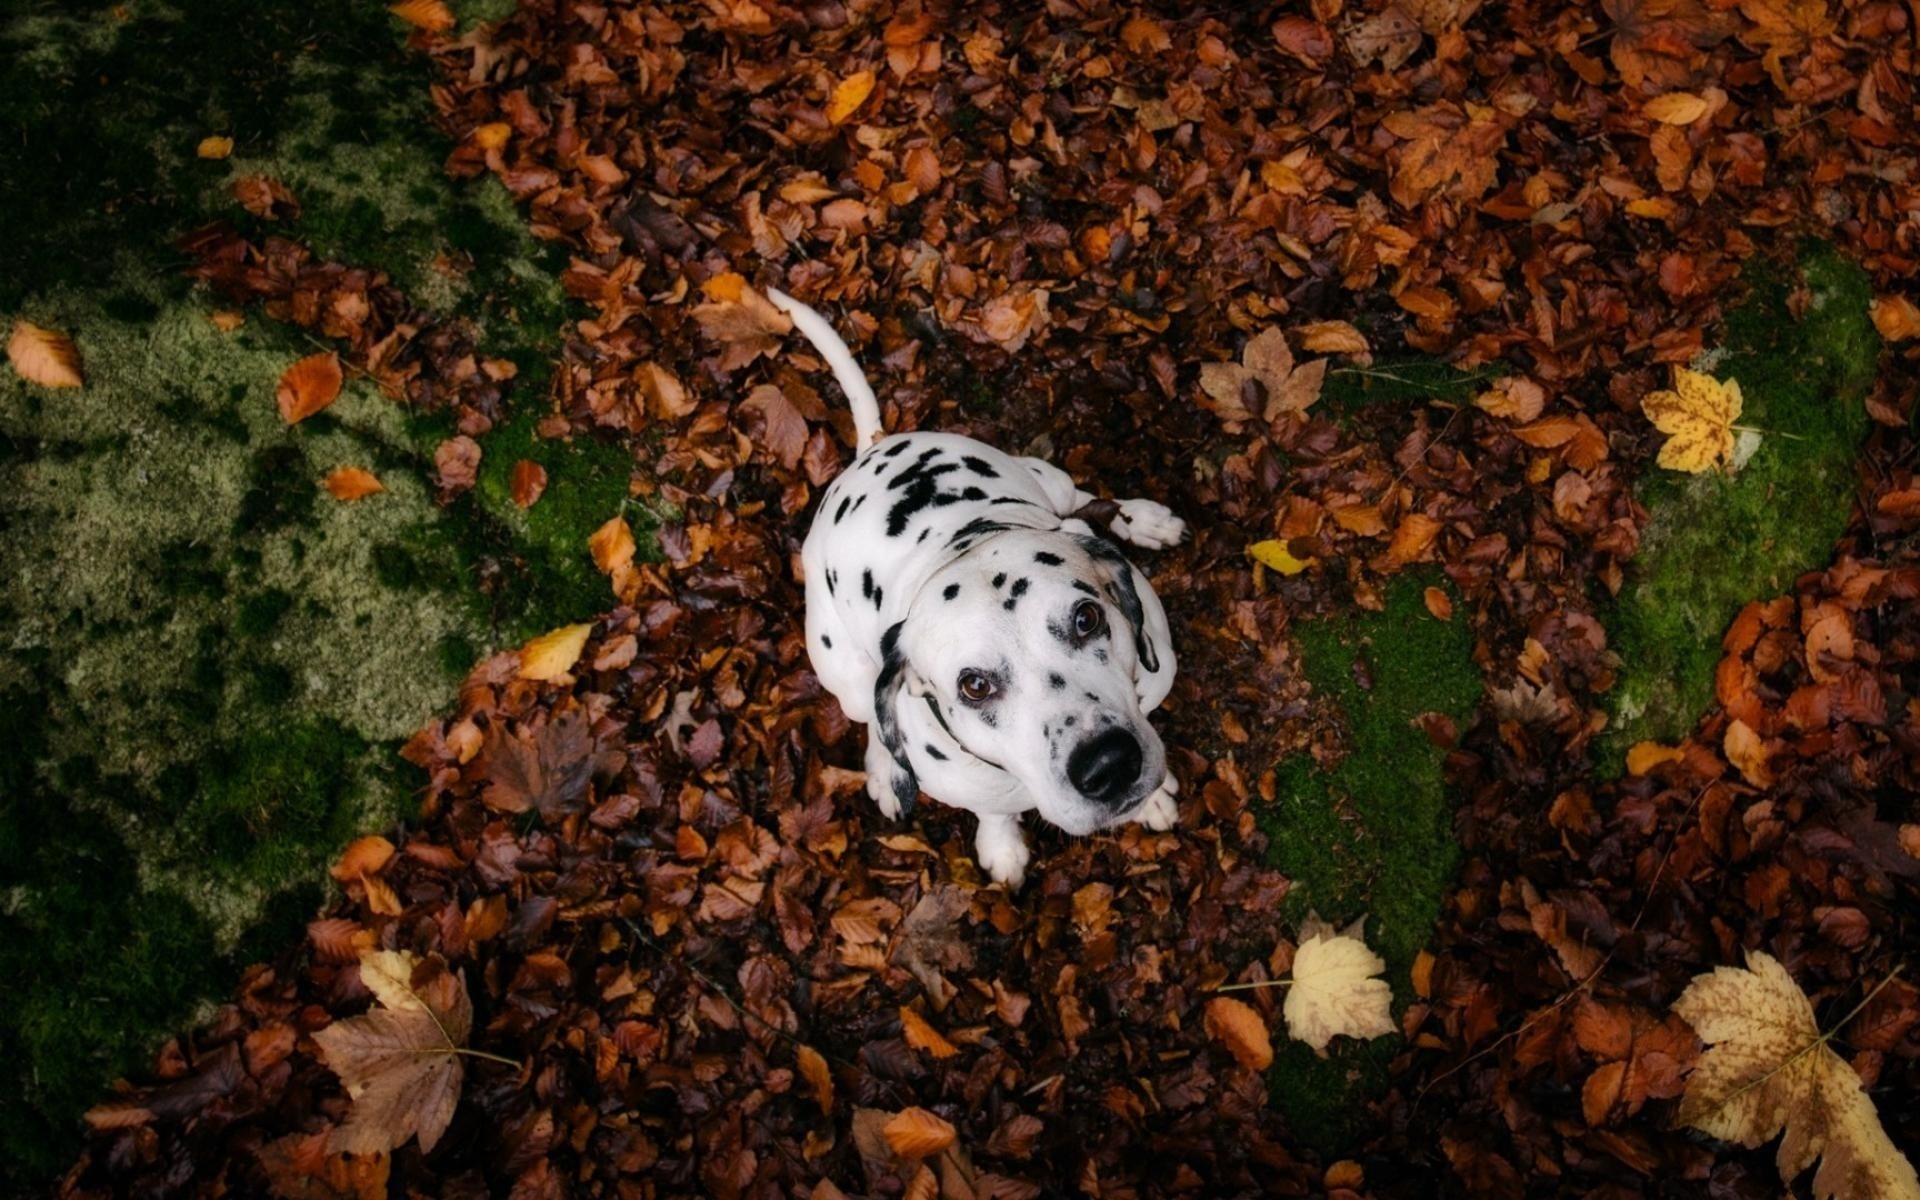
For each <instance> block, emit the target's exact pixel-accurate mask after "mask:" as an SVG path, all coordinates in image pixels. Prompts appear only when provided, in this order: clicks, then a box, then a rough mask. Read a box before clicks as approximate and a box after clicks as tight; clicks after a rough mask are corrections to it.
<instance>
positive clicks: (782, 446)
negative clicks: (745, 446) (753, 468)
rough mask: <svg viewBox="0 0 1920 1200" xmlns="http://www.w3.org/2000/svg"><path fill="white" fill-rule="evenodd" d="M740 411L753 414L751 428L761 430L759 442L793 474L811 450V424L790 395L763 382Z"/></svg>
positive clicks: (741, 404) (757, 440)
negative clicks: (808, 437) (802, 456)
mask: <svg viewBox="0 0 1920 1200" xmlns="http://www.w3.org/2000/svg"><path fill="white" fill-rule="evenodd" d="M740 411H741V412H743V413H747V414H750V415H751V417H752V420H750V421H749V427H757V428H758V429H759V431H760V436H759V437H758V438H756V439H755V441H756V443H757V444H758V445H760V446H762V447H764V448H765V449H767V450H768V451H770V452H771V453H772V454H773V456H774V458H776V459H778V460H779V462H780V465H781V466H783V467H785V468H786V469H787V470H789V471H791V470H793V469H794V468H795V467H797V466H799V465H800V456H801V454H802V453H804V452H805V451H806V448H807V422H806V418H804V417H802V416H801V415H800V410H799V409H797V408H795V407H794V406H793V401H791V400H789V399H787V394H786V393H785V392H783V391H781V390H780V389H779V388H777V387H775V386H774V385H772V384H770V383H763V384H761V385H760V386H759V387H757V388H754V389H753V391H752V392H750V393H748V395H747V398H746V399H745V400H743V401H741V402H740Z"/></svg>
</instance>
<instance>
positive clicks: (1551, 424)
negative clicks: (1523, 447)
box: [1513, 417, 1580, 450]
mask: <svg viewBox="0 0 1920 1200" xmlns="http://www.w3.org/2000/svg"><path fill="white" fill-rule="evenodd" d="M1579 432H1580V422H1578V421H1576V420H1574V419H1573V418H1572V417H1548V418H1547V419H1545V420H1544V421H1535V422H1533V423H1532V424H1529V425H1522V426H1520V427H1519V428H1517V429H1515V430H1514V431H1513V436H1515V437H1517V438H1519V439H1520V440H1521V441H1523V442H1525V443H1526V444H1527V445H1529V446H1532V447H1534V448H1536V449H1540V450H1552V449H1554V448H1555V447H1557V446H1564V445H1566V444H1567V443H1568V442H1570V441H1572V440H1573V439H1574V437H1575V436H1576V435H1578V434H1579Z"/></svg>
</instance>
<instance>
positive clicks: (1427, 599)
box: [1420, 587, 1453, 621]
mask: <svg viewBox="0 0 1920 1200" xmlns="http://www.w3.org/2000/svg"><path fill="white" fill-rule="evenodd" d="M1420 599H1421V601H1422V602H1424V603H1425V604H1426V606H1427V611H1428V612H1430V613H1432V614H1433V616H1434V619H1435V620H1439V621H1451V620H1453V600H1452V598H1451V597H1449V596H1448V595H1447V594H1446V593H1445V592H1443V591H1441V590H1440V589H1439V588H1437V587H1430V588H1428V589H1427V590H1426V591H1424V592H1422V593H1420Z"/></svg>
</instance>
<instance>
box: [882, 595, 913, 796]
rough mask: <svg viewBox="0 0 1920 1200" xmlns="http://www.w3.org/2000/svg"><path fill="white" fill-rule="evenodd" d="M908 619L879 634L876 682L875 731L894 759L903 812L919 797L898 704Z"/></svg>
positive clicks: (895, 785)
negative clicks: (902, 646) (904, 628)
mask: <svg viewBox="0 0 1920 1200" xmlns="http://www.w3.org/2000/svg"><path fill="white" fill-rule="evenodd" d="M904 624H905V622H895V623H894V624H893V625H892V626H890V627H889V628H888V629H887V631H886V632H885V633H883V634H881V635H880V674H879V676H878V677H877V678H876V679H875V680H874V681H873V720H874V731H875V732H876V733H878V734H879V736H880V744H881V745H883V746H885V747H886V749H887V753H888V754H889V755H890V756H892V758H893V768H894V770H893V795H894V798H895V799H897V800H898V801H899V802H900V809H901V812H902V813H904V812H905V811H906V810H907V809H909V808H911V807H913V802H914V801H915V800H917V799H919V797H920V783H919V780H917V779H915V778H914V774H913V767H912V766H911V765H910V764H909V763H908V762H907V746H906V740H905V739H904V738H902V737H901V736H900V719H899V715H898V713H896V712H895V706H896V705H897V704H898V703H899V700H900V691H901V688H902V686H903V685H904V684H905V682H906V671H905V667H906V660H905V659H904V658H903V657H901V654H900V630H901V627H902V626H903V625H904Z"/></svg>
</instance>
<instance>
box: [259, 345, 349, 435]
mask: <svg viewBox="0 0 1920 1200" xmlns="http://www.w3.org/2000/svg"><path fill="white" fill-rule="evenodd" d="M341 382H342V376H341V374H340V356H339V355H338V354H335V353H333V352H332V351H328V352H326V353H325V354H309V355H307V357H305V358H303V359H301V360H300V361H299V362H297V363H294V364H293V365H292V366H290V367H288V368H287V369H286V370H285V371H284V372H282V373H281V375H280V387H279V389H278V390H277V391H276V392H275V393H274V402H275V403H276V404H278V405H279V407H280V419H281V420H282V421H285V422H286V423H287V424H289V425H298V424H299V423H300V422H302V421H304V420H306V419H307V418H308V417H310V416H312V415H313V414H315V413H317V412H319V411H321V410H322V409H324V408H326V407H327V406H328V405H330V404H332V403H333V402H334V401H335V400H338V399H339V398H340V384H341Z"/></svg>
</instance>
